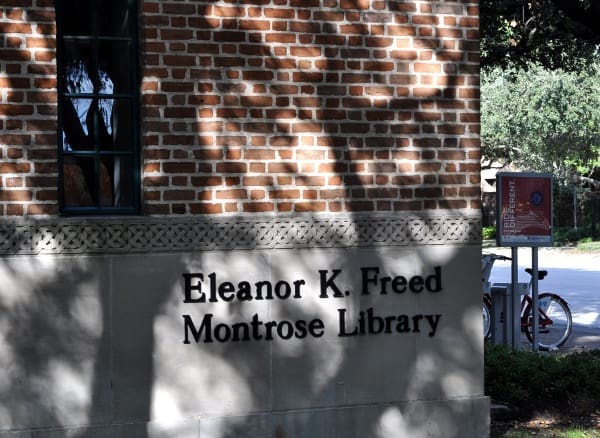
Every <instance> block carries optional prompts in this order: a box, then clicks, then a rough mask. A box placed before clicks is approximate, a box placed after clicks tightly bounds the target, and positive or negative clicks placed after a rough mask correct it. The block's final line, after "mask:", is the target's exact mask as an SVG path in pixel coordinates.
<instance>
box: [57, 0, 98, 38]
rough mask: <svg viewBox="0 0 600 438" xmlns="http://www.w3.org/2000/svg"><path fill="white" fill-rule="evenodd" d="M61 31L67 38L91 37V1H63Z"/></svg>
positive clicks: (61, 3)
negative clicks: (71, 36)
mask: <svg viewBox="0 0 600 438" xmlns="http://www.w3.org/2000/svg"><path fill="white" fill-rule="evenodd" d="M60 5H61V8H60V10H61V12H62V14H61V17H60V18H61V20H60V25H61V30H62V32H63V34H64V35H65V36H69V35H73V36H77V35H91V33H92V9H91V8H90V2H89V1H83V0H62V1H61V2H60Z"/></svg>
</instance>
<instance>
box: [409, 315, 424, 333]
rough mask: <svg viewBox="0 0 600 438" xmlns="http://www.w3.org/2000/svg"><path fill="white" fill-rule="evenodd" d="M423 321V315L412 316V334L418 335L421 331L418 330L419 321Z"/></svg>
mask: <svg viewBox="0 0 600 438" xmlns="http://www.w3.org/2000/svg"><path fill="white" fill-rule="evenodd" d="M422 319H423V315H413V317H412V320H413V333H418V332H420V331H421V330H420V329H419V321H420V320H422Z"/></svg>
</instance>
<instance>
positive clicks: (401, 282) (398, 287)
mask: <svg viewBox="0 0 600 438" xmlns="http://www.w3.org/2000/svg"><path fill="white" fill-rule="evenodd" d="M392 290H393V291H394V292H396V293H397V294H401V293H402V292H404V291H405V290H406V277H402V276H401V275H399V276H398V277H395V278H394V281H393V282H392Z"/></svg>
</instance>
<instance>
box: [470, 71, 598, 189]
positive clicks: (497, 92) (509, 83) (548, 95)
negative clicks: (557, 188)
mask: <svg viewBox="0 0 600 438" xmlns="http://www.w3.org/2000/svg"><path fill="white" fill-rule="evenodd" d="M481 95H482V99H481V139H482V155H483V156H484V160H485V162H484V166H485V165H486V164H487V165H489V164H491V163H492V162H494V161H500V162H503V163H514V164H516V165H517V166H518V167H519V168H520V169H523V170H535V171H547V172H552V173H554V174H555V175H556V176H558V177H565V176H567V175H568V174H569V173H570V172H572V171H573V170H574V169H577V170H578V171H579V172H580V173H582V174H583V175H587V176H592V175H593V174H594V172H595V171H596V170H597V169H598V167H599V166H600V160H599V158H600V65H596V66H595V67H594V68H589V69H586V70H583V71H580V72H574V71H571V72H569V71H565V70H562V69H555V70H549V69H546V68H544V67H541V66H539V65H536V64H529V65H527V66H526V67H514V66H513V67H509V68H501V67H494V68H488V69H484V70H483V71H482V76H481Z"/></svg>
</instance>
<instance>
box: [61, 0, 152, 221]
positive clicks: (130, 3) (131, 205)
mask: <svg viewBox="0 0 600 438" xmlns="http://www.w3.org/2000/svg"><path fill="white" fill-rule="evenodd" d="M125 1H126V2H127V11H128V15H127V27H126V28H127V33H126V35H124V36H123V35H121V36H119V35H111V36H108V35H99V32H98V28H99V24H98V23H99V19H98V16H97V15H96V14H94V13H91V14H90V20H91V23H90V24H91V27H92V29H90V31H89V33H85V34H79V35H75V34H73V35H68V34H66V33H65V27H66V25H65V23H64V20H65V18H66V14H65V11H64V10H65V8H66V7H68V6H67V5H66V3H68V2H67V0H56V3H55V11H56V25H57V60H56V63H57V91H58V116H57V123H58V125H57V148H58V198H59V212H60V213H61V214H62V215H65V216H70V215H74V216H75V215H78V216H85V215H102V216H104V215H135V214H139V213H140V210H141V157H140V155H141V150H140V110H139V108H140V88H141V87H140V74H139V69H140V58H139V56H140V50H139V22H138V21H139V13H138V7H139V1H138V0H125ZM79 2H80V3H79V4H80V5H81V4H84V3H87V4H89V6H90V7H91V8H92V11H95V10H96V8H98V7H102V6H103V1H102V0H87V1H86V0H79ZM75 41H80V42H81V41H85V42H89V45H90V47H91V52H92V53H91V54H90V57H91V59H93V60H94V61H93V63H94V65H95V66H96V67H97V66H98V65H99V61H98V58H99V56H100V55H99V51H100V47H101V45H102V43H104V44H107V43H126V44H128V48H129V49H128V52H129V60H130V62H129V67H130V68H129V72H128V74H129V79H128V80H129V86H130V90H129V92H120V93H114V94H111V95H104V94H102V93H100V92H99V91H98V88H97V87H94V90H93V91H92V92H91V93H76V92H75V93H73V92H69V91H68V90H67V88H66V84H65V83H66V80H65V78H64V72H65V68H66V66H67V64H68V62H69V60H67V59H65V56H66V53H67V52H68V50H67V49H66V44H67V43H68V42H75ZM78 97H79V98H86V99H87V98H89V99H92V100H98V99H102V98H104V99H107V98H108V99H110V100H112V101H113V103H112V104H114V103H115V102H116V101H117V100H118V99H120V101H128V102H129V105H130V120H129V123H130V125H129V127H128V129H129V130H130V131H129V132H128V135H129V136H130V137H129V142H128V143H129V148H128V149H120V150H116V149H114V150H103V149H102V148H101V146H100V145H99V143H98V142H97V141H96V140H97V139H94V140H93V141H92V142H93V143H94V147H93V148H92V149H90V150H79V151H74V150H68V151H66V150H65V149H64V144H63V139H64V138H65V137H64V129H65V128H64V127H65V122H64V115H65V102H66V101H67V99H70V98H78ZM67 157H76V158H75V159H77V158H79V159H84V160H88V159H91V161H92V162H93V163H94V164H93V166H94V171H93V173H94V174H93V178H94V181H95V185H94V186H93V190H94V194H93V200H94V204H93V205H67V203H66V198H65V181H64V162H65V159H67V160H69V158H67ZM116 157H122V158H125V159H123V160H119V163H120V162H121V161H124V162H125V161H128V164H127V168H128V169H129V171H130V172H131V179H130V187H131V188H130V190H131V193H128V198H129V201H128V202H127V204H126V205H122V206H119V205H102V200H101V190H102V188H101V178H102V176H101V172H100V166H101V164H100V163H101V162H102V161H103V160H111V159H112V160H116ZM113 176H114V175H113ZM113 184H115V183H114V181H113ZM119 189H120V186H119Z"/></svg>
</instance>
